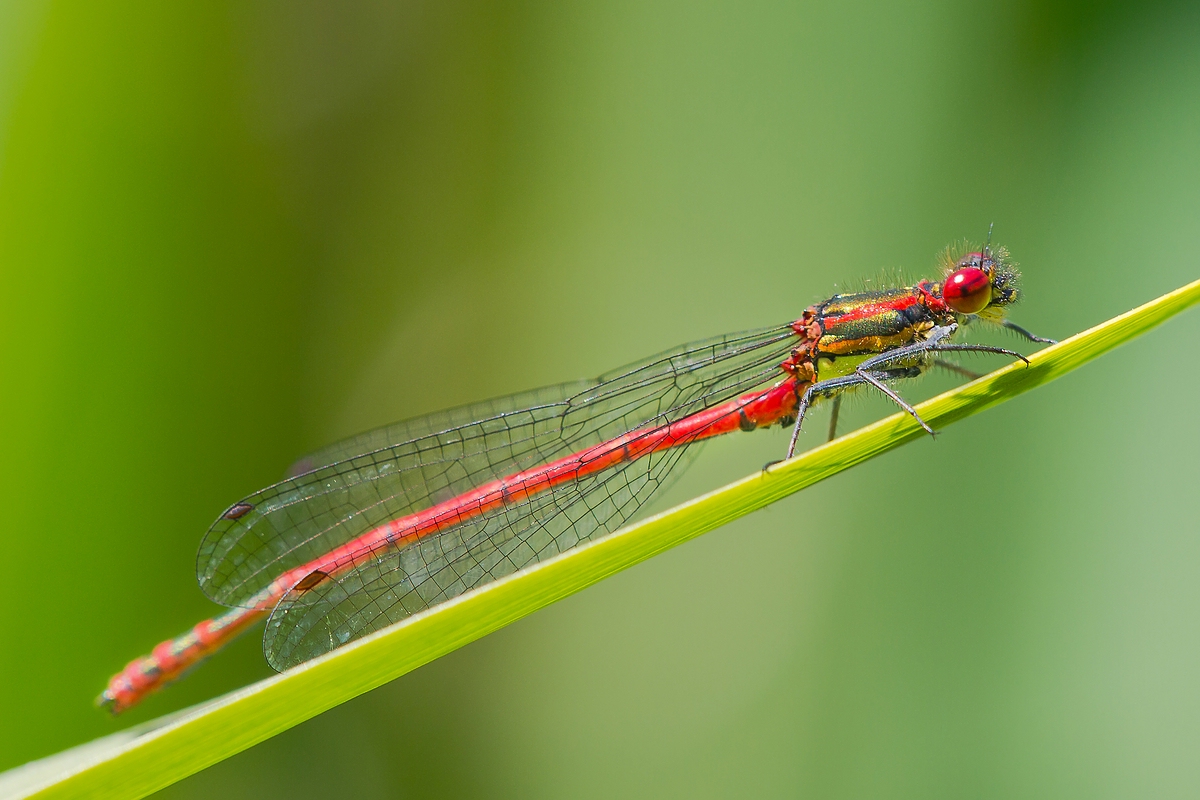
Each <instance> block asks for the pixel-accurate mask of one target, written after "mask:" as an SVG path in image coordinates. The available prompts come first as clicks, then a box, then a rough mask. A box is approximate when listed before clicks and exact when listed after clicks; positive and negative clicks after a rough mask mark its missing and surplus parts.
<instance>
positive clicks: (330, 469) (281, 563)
mask: <svg viewBox="0 0 1200 800" xmlns="http://www.w3.org/2000/svg"><path fill="white" fill-rule="evenodd" d="M793 337H794V334H793V333H792V330H791V327H790V326H788V325H783V326H778V327H774V328H768V329H762V330H757V331H750V332H747V333H742V334H735V335H730V336H722V337H717V338H714V339H709V340H706V341H703V342H697V343H694V344H691V345H686V346H684V347H682V348H679V349H678V350H675V351H671V352H667V353H664V354H660V355H658V356H655V357H652V358H650V359H648V360H646V361H644V362H640V363H637V364H633V365H630V366H628V367H625V368H623V369H621V370H617V371H614V372H613V373H610V374H607V375H604V376H601V377H600V378H599V379H597V380H595V381H590V382H581V383H576V384H563V385H561V386H558V387H550V388H547V389H543V390H536V391H534V392H525V393H522V394H520V395H515V396H513V397H512V398H507V399H500V400H494V401H488V402H486V403H482V404H475V405H474V406H468V407H465V408H464V409H459V410H455V411H451V412H439V413H438V414H435V415H431V416H429V417H422V418H418V419H416V420H412V421H409V422H406V423H401V424H399V425H395V426H388V427H387V428H381V429H379V430H378V431H373V432H370V433H367V434H362V435H360V436H358V437H354V438H353V439H349V440H347V441H346V442H343V443H339V444H337V445H333V446H332V447H330V448H326V449H325V450H323V451H321V452H320V453H318V454H316V455H317V457H316V458H315V459H314V461H313V463H314V464H319V463H320V462H321V461H329V460H330V459H338V460H333V461H331V462H330V463H324V464H320V465H319V466H316V468H315V469H312V470H311V471H309V472H305V473H303V474H300V475H296V476H294V477H291V478H289V479H287V480H284V481H282V482H280V483H277V484H275V485H273V486H270V487H267V488H266V489H263V490H261V491H259V492H256V493H255V494H253V495H250V496H249V497H247V498H245V500H243V501H241V502H239V503H236V504H234V505H233V506H232V507H230V509H229V510H228V511H226V512H225V514H223V515H222V516H221V517H220V518H219V519H218V520H217V521H216V522H215V523H214V524H213V526H212V527H211V528H210V529H209V531H208V533H207V534H206V535H205V537H204V539H203V541H202V542H201V546H200V552H199V554H198V556H197V577H198V579H199V581H200V585H201V587H202V588H203V589H204V591H205V593H206V594H208V596H209V597H211V598H212V599H213V600H215V601H217V602H219V603H224V604H226V605H243V606H253V605H255V604H256V603H257V602H261V601H260V600H258V599H256V597H255V596H256V595H258V594H259V593H260V592H262V591H263V590H264V589H266V588H267V587H268V586H269V585H270V584H271V582H272V581H273V580H274V579H275V578H276V576H278V575H280V574H282V573H284V572H286V571H288V570H291V569H295V568H298V567H303V566H304V565H306V564H309V563H310V562H313V561H314V560H316V559H319V558H321V557H322V556H324V555H325V554H327V553H329V552H330V551H331V550H333V549H335V548H337V547H339V546H342V545H345V544H346V543H347V542H351V541H353V540H355V539H357V538H358V537H359V536H362V535H363V534H365V533H367V532H368V531H371V530H373V529H375V528H377V527H378V526H380V525H383V524H384V523H387V522H390V521H392V520H396V519H399V518H402V517H404V516H406V515H408V514H412V513H414V512H417V511H421V510H423V509H425V508H429V507H430V506H433V505H435V504H437V503H440V502H444V501H447V500H450V499H452V498H454V497H457V496H459V495H461V494H463V493H465V492H468V491H471V490H472V489H476V488H478V487H479V486H481V485H483V484H485V483H487V482H488V481H490V480H494V479H495V478H497V477H502V476H504V475H509V474H512V473H514V472H517V471H520V470H522V469H526V468H529V467H533V466H537V465H540V464H544V463H547V462H550V461H553V460H554V459H556V458H561V457H563V456H567V455H569V454H571V453H574V452H577V451H579V450H581V449H583V448H586V447H589V446H592V445H596V444H599V443H601V442H603V441H607V440H609V439H611V438H613V437H616V436H620V435H623V434H626V433H629V432H630V431H635V430H638V429H640V428H645V429H652V428H654V427H657V426H659V425H662V424H666V423H669V422H674V421H676V420H678V419H682V418H683V417H686V416H688V415H689V414H692V413H695V412H696V411H699V410H702V409H704V408H707V407H710V406H712V405H716V404H719V403H721V402H723V401H725V400H727V399H729V398H731V397H733V396H736V395H738V394H741V393H744V392H746V391H748V390H750V389H753V388H754V387H755V386H758V385H761V384H762V383H764V382H766V381H768V380H771V379H772V378H774V377H777V376H778V375H779V372H778V364H779V362H780V360H782V359H783V358H784V357H786V355H787V353H788V352H789V350H790V348H791V346H792V342H793ZM525 403H530V404H529V405H525ZM479 409H481V410H483V412H484V413H490V416H485V417H483V418H474V419H471V413H472V411H473V410H479ZM464 420H466V421H464ZM446 423H449V427H446V428H441V425H443V424H446ZM426 431H428V432H426ZM413 433H416V434H417V435H416V436H415V438H404V437H408V436H412V434H413ZM396 439H400V440H399V441H396ZM377 445H378V446H377ZM359 446H362V447H367V448H374V449H368V450H366V451H364V452H361V453H358V454H356V455H354V456H351V457H345V458H343V457H342V456H343V455H344V454H345V453H347V452H353V451H354V450H355V449H357V448H358V447H359ZM640 461H647V462H648V464H649V463H650V462H652V463H653V464H655V465H658V464H672V465H673V463H674V461H672V460H671V459H670V458H669V457H665V455H664V457H660V458H649V459H640V460H639V461H635V462H633V463H634V464H638V463H640ZM628 466H632V465H628ZM625 469H627V467H626V468H625ZM625 469H622V468H613V469H612V470H609V471H607V472H605V473H600V474H599V475H597V476H595V480H603V479H606V478H607V477H609V476H610V475H611V474H615V473H624V472H625ZM642 469H643V473H642V474H643V476H644V477H645V478H646V479H647V480H648V479H649V473H646V472H645V470H646V469H649V466H647V467H643V468H642ZM654 477H655V480H656V481H657V480H661V476H658V475H657V474H656V475H655V476H654ZM595 480H592V479H588V480H586V481H582V482H579V485H574V486H571V487H560V488H559V489H558V490H556V491H553V492H549V493H548V494H547V495H545V496H542V497H539V498H537V499H534V500H530V501H527V502H526V503H523V504H519V505H507V506H504V507H501V508H499V509H496V510H493V511H491V512H488V513H486V514H484V515H483V516H481V517H479V518H477V519H474V520H472V521H470V522H468V523H464V524H463V525H461V526H459V527H456V528H454V529H451V530H449V531H442V532H440V533H438V534H437V535H435V536H431V537H428V540H427V541H430V542H433V541H434V540H436V542H437V544H428V545H426V544H425V543H424V541H423V542H421V543H420V544H421V546H424V547H433V546H436V547H441V548H443V549H444V550H445V551H446V552H447V553H453V552H457V551H458V550H462V552H463V553H464V555H465V554H466V553H467V552H468V551H472V548H473V547H477V546H480V545H481V543H483V544H482V546H483V547H485V548H487V547H492V546H493V545H492V544H490V543H489V542H490V540H491V539H498V540H499V541H510V540H514V539H518V540H519V539H520V537H521V535H522V534H523V533H528V532H529V531H533V530H541V528H538V525H539V523H540V522H544V521H545V520H546V519H549V518H550V517H553V516H554V515H555V514H562V513H564V512H565V511H566V510H567V509H571V508H574V507H575V506H574V505H573V502H574V501H572V503H568V502H567V501H566V500H565V499H564V498H565V497H568V496H570V494H571V493H582V495H581V500H580V502H585V498H588V497H590V498H592V502H600V501H601V499H603V497H602V496H603V494H604V493H601V497H600V498H599V499H598V497H597V496H596V494H595V492H596V490H595V488H594V487H596V486H603V485H604V484H603V483H599V484H597V483H596V482H595ZM589 487H591V488H589ZM584 489H589V490H588V491H587V492H584ZM563 492H567V494H563ZM646 496H648V495H646V494H645V493H644V492H641V491H639V492H636V493H633V494H631V495H630V499H629V500H628V501H625V502H623V503H622V507H626V508H636V505H633V503H634V501H635V500H636V504H637V505H640V503H641V502H644V499H645V497H646ZM618 497H619V493H615V494H614V493H609V494H608V500H607V501H606V502H610V503H614V502H616V499H614V498H618ZM639 498H640V499H639ZM547 503H549V504H550V505H546V504H547ZM523 509H524V510H523ZM554 509H557V510H554ZM629 513H632V511H630V512H629ZM547 515H549V517H548V516H547ZM564 519H566V517H564ZM615 519H616V517H612V516H607V517H605V518H604V520H603V523H601V524H599V525H597V527H596V530H599V529H600V528H601V527H603V525H607V524H610V523H612V522H613V521H614V520H615ZM621 519H623V517H622V518H621ZM555 524H563V523H561V522H559V523H555ZM589 524H590V523H589ZM576 535H577V536H578V535H579V534H576ZM588 535H591V534H590V533H589V534H588ZM444 537H450V538H444ZM480 537H482V538H480ZM559 538H560V539H561V534H560V535H559ZM496 546H500V545H496ZM406 550H407V548H401V549H400V550H398V551H394V552H393V553H392V554H391V555H397V556H399V555H402V554H403V553H404V552H405V551H406ZM412 557H413V556H412V555H411V554H410V555H409V556H408V558H410V559H411V558H412ZM451 560H453V559H451ZM510 560H511V559H510ZM518 560H519V559H518ZM481 563H486V558H485V561H484V562H481ZM523 563H528V562H523ZM429 564H430V567H427V568H426V571H427V572H428V573H429V577H426V578H423V579H420V580H418V579H417V578H411V580H412V581H415V583H418V584H419V583H424V582H425V581H428V580H429V578H430V577H433V576H434V575H437V576H438V578H437V579H438V580H442V581H444V580H446V577H447V574H446V573H444V572H442V571H440V570H441V567H440V566H439V564H440V562H438V563H437V564H435V563H434V562H432V561H430V562H429ZM432 567H437V568H436V569H433V568H432ZM362 569H367V570H369V569H370V568H368V567H366V566H365V565H363V566H362ZM366 574H367V573H365V572H364V575H366ZM481 574H482V573H481ZM488 574H489V575H490V574H491V573H488ZM340 580H341V582H342V584H343V585H346V586H350V587H351V589H353V590H354V591H347V593H348V594H356V593H358V590H357V589H356V588H355V587H354V586H353V585H351V583H348V582H352V581H353V580H360V581H362V585H363V586H367V585H376V583H375V582H373V579H368V578H366V577H364V578H358V579H355V578H352V577H351V576H350V575H344V576H340ZM305 583H306V585H307V584H308V583H310V582H308V581H306V582H305ZM463 585H467V583H466V582H463ZM472 585H474V584H472ZM424 591H426V592H428V591H430V589H429V587H425V589H424ZM368 594H369V593H368ZM439 596H440V595H439ZM448 596H452V595H448Z"/></svg>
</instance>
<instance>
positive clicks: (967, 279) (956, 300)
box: [942, 267, 992, 314]
mask: <svg viewBox="0 0 1200 800" xmlns="http://www.w3.org/2000/svg"><path fill="white" fill-rule="evenodd" d="M942 299H943V300H945V301H946V305H948V306H950V307H951V308H953V309H954V310H955V311H957V312H958V313H960V314H978V313H979V312H980V311H983V310H984V309H985V308H987V304H988V303H990V302H992V279H991V278H990V277H989V276H988V274H987V273H986V272H984V271H983V270H981V269H979V268H978V267H963V268H962V269H956V270H954V272H951V273H950V277H948V278H946V283H945V285H944V286H943V287H942Z"/></svg>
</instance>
